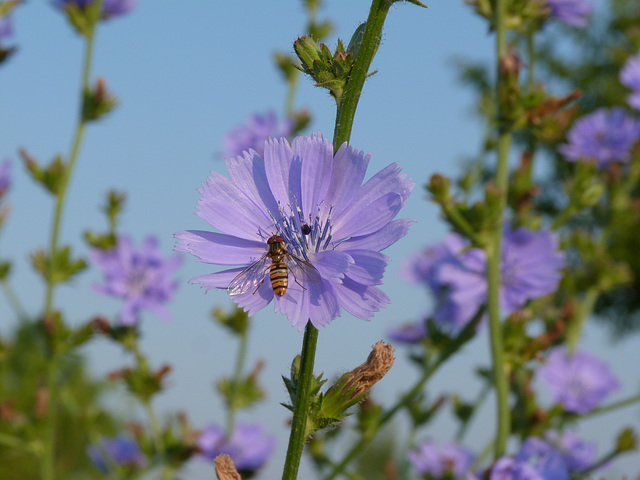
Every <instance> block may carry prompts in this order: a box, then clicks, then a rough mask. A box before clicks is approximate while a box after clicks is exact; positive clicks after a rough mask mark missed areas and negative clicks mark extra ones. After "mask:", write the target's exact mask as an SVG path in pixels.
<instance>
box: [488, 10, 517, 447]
mask: <svg viewBox="0 0 640 480" xmlns="http://www.w3.org/2000/svg"><path fill="white" fill-rule="evenodd" d="M494 5H495V22H494V23H495V28H496V39H497V41H496V47H497V48H496V50H497V65H498V68H497V79H498V80H497V95H496V97H497V98H500V92H501V88H502V85H503V82H504V78H503V73H502V69H501V61H502V59H503V58H504V57H505V56H506V54H507V43H506V27H505V15H506V0H496V2H495V4H494ZM510 144H511V132H510V130H509V128H507V127H506V126H505V123H504V118H503V106H502V105H501V104H499V105H498V142H497V157H498V158H497V166H496V174H495V185H496V187H497V189H498V191H499V192H500V194H501V195H500V200H499V205H498V211H497V212H496V213H495V217H496V222H495V225H494V228H493V232H492V235H491V244H490V245H489V248H488V249H487V282H488V299H487V309H488V312H489V337H490V341H491V357H492V362H493V378H494V379H495V387H496V399H497V405H496V410H497V411H496V417H497V432H496V442H495V448H494V455H495V457H496V458H497V457H500V456H502V455H503V454H504V451H505V448H506V444H507V439H508V437H509V432H510V430H511V425H510V423H511V417H510V412H509V387H508V382H507V375H508V372H507V370H506V367H507V366H506V365H505V362H504V345H503V333H502V324H501V322H500V273H501V272H500V263H501V259H502V232H503V216H504V211H505V208H506V205H507V188H508V166H509V165H508V157H509V146H510Z"/></svg>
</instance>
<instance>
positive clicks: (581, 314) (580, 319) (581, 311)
mask: <svg viewBox="0 0 640 480" xmlns="http://www.w3.org/2000/svg"><path fill="white" fill-rule="evenodd" d="M599 294H600V289H599V288H597V287H591V288H589V289H588V290H587V292H586V293H585V296H584V298H583V299H582V301H581V302H580V304H579V305H578V311H577V312H576V315H575V317H574V318H573V321H572V322H571V323H570V324H569V325H568V326H567V348H568V350H569V354H573V352H575V350H576V347H577V346H578V342H579V341H580V335H582V329H583V328H584V322H585V320H586V319H587V317H588V316H589V315H590V314H591V312H592V311H593V308H594V307H595V304H596V300H598V295H599Z"/></svg>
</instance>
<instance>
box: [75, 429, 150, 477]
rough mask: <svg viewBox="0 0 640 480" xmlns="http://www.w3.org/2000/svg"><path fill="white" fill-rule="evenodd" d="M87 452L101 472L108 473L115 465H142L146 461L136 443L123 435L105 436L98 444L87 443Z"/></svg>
mask: <svg viewBox="0 0 640 480" xmlns="http://www.w3.org/2000/svg"><path fill="white" fill-rule="evenodd" d="M87 454H88V455H89V458H90V459H91V462H92V463H93V464H94V466H95V467H96V468H97V469H98V470H100V471H101V472H103V473H108V472H109V471H110V470H112V468H111V467H112V466H115V465H121V466H122V465H129V466H133V467H143V466H144V465H145V464H146V463H147V459H146V457H145V456H144V455H143V454H142V452H141V451H140V447H139V446H138V443H137V442H136V441H135V440H134V439H133V438H131V437H128V436H125V435H120V436H117V437H115V438H105V439H103V440H102V441H101V442H100V443H98V444H92V445H89V446H88V447H87Z"/></svg>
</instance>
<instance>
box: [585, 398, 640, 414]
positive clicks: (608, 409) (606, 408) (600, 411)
mask: <svg viewBox="0 0 640 480" xmlns="http://www.w3.org/2000/svg"><path fill="white" fill-rule="evenodd" d="M634 403H640V393H638V394H636V395H633V396H632V397H628V398H624V399H622V400H618V401H617V402H613V403H610V404H609V405H604V406H603V407H600V408H595V409H593V410H591V411H590V412H587V413H583V414H582V415H580V416H579V417H578V416H576V418H575V420H586V419H587V418H591V417H595V416H598V415H602V414H603V413H609V412H612V411H614V410H618V409H619V408H624V407H628V406H629V405H633V404H634Z"/></svg>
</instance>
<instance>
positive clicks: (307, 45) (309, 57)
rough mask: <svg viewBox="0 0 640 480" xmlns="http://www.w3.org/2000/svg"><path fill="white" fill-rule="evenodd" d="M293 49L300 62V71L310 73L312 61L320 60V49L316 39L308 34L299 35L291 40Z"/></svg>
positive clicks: (311, 71) (312, 65)
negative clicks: (294, 39)
mask: <svg viewBox="0 0 640 480" xmlns="http://www.w3.org/2000/svg"><path fill="white" fill-rule="evenodd" d="M293 50H294V51H295V52H296V55H298V58H299V59H300V62H301V67H302V71H303V72H305V73H307V74H309V75H312V73H313V71H314V62H316V61H321V53H322V52H321V50H320V47H319V46H318V44H317V43H316V41H315V40H314V39H313V38H311V37H309V36H306V35H305V36H302V37H299V38H298V39H297V40H296V41H295V42H293Z"/></svg>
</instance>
